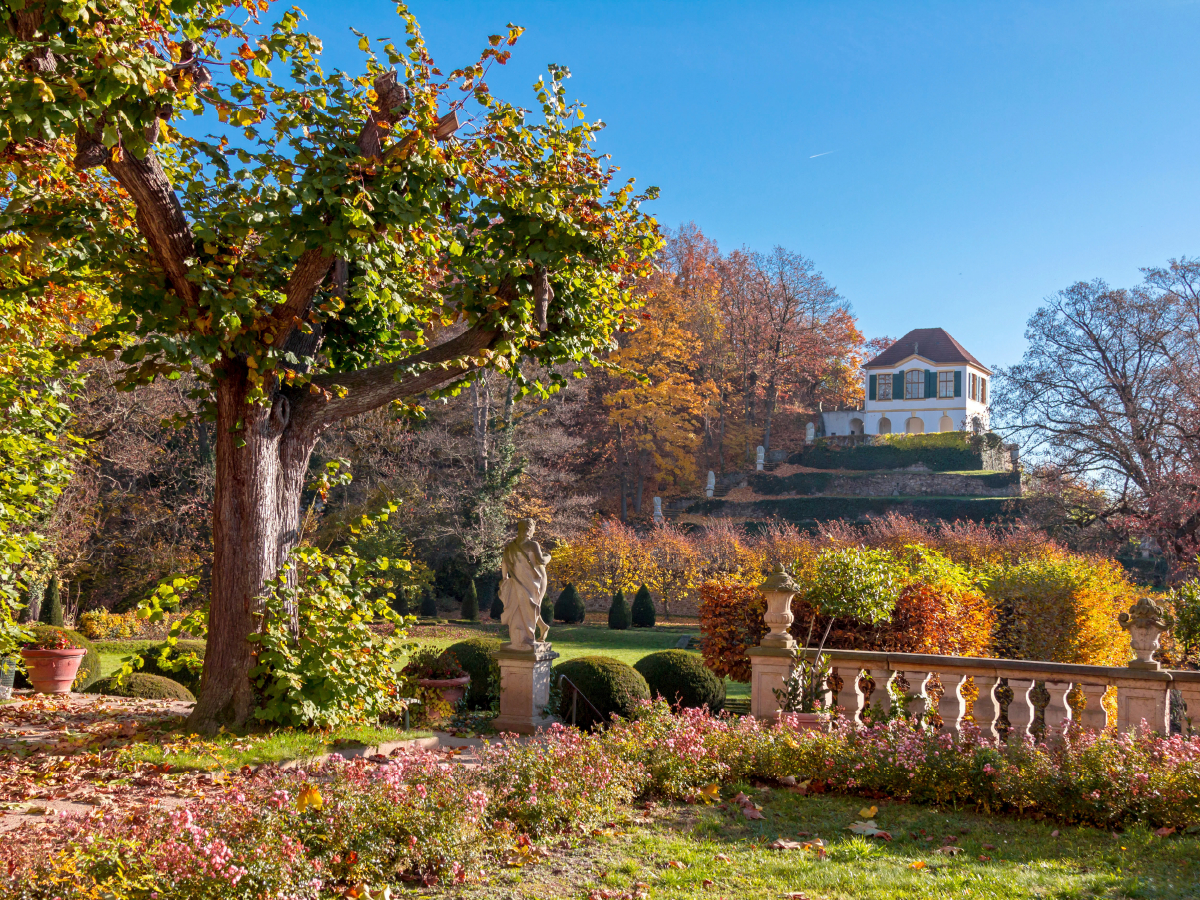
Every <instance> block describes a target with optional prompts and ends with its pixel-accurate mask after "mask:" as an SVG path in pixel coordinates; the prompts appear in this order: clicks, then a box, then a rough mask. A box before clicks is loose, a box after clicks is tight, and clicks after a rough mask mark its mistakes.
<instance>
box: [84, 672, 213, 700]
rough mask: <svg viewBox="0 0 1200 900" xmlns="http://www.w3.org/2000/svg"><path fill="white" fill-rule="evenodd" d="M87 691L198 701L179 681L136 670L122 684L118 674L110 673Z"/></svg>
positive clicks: (116, 695)
mask: <svg viewBox="0 0 1200 900" xmlns="http://www.w3.org/2000/svg"><path fill="white" fill-rule="evenodd" d="M87 693H89V694H110V695H111V696H113V697H139V698H141V699H143V700H187V701H188V702H189V703H194V702H195V701H196V698H195V696H194V695H193V694H192V692H191V691H189V690H188V689H187V688H185V687H184V686H183V685H182V684H180V683H179V682H178V681H172V680H171V679H170V678H163V677H162V676H161V675H146V674H145V673H143V672H134V673H133V674H132V675H127V676H125V680H124V681H123V682H122V683H121V684H117V676H115V675H110V676H108V677H107V678H101V679H100V680H99V681H97V682H95V683H93V684H91V685H90V686H89V687H88V689H87Z"/></svg>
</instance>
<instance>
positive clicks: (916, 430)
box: [904, 416, 925, 434]
mask: <svg viewBox="0 0 1200 900" xmlns="http://www.w3.org/2000/svg"><path fill="white" fill-rule="evenodd" d="M904 431H905V433H907V434H924V433H925V423H924V422H923V421H922V420H921V419H919V418H917V417H916V416H910V417H909V419H908V421H907V422H905V423H904Z"/></svg>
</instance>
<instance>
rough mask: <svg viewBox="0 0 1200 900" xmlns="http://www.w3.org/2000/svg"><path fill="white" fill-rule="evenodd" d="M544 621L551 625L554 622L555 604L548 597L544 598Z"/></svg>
mask: <svg viewBox="0 0 1200 900" xmlns="http://www.w3.org/2000/svg"><path fill="white" fill-rule="evenodd" d="M541 616H542V621H543V622H545V623H546V624H547V625H549V624H550V623H551V622H553V621H554V603H553V601H551V599H550V598H549V597H548V596H544V597H542V612H541Z"/></svg>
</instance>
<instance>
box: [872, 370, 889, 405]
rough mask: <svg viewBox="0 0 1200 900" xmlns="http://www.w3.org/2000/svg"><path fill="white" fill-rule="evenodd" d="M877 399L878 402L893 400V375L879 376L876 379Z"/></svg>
mask: <svg viewBox="0 0 1200 900" xmlns="http://www.w3.org/2000/svg"><path fill="white" fill-rule="evenodd" d="M885 384H886V385H887V388H886V390H885V389H884V385H885ZM875 399H876V400H877V401H880V400H891V399H892V376H891V375H877V376H876V377H875Z"/></svg>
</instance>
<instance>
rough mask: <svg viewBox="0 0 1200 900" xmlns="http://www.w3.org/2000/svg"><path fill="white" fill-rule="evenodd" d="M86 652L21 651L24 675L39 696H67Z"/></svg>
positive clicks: (74, 649) (75, 650)
mask: <svg viewBox="0 0 1200 900" xmlns="http://www.w3.org/2000/svg"><path fill="white" fill-rule="evenodd" d="M86 654H87V651H86V650H79V649H76V648H71V649H69V650H22V651H21V659H23V660H25V673H26V674H27V675H28V676H29V683H30V684H32V685H33V689H34V690H35V691H37V692H38V693H39V694H68V693H70V692H71V682H73V681H74V680H75V675H76V674H77V673H78V672H79V664H80V663H81V662H83V657H84V656H85V655H86Z"/></svg>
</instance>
